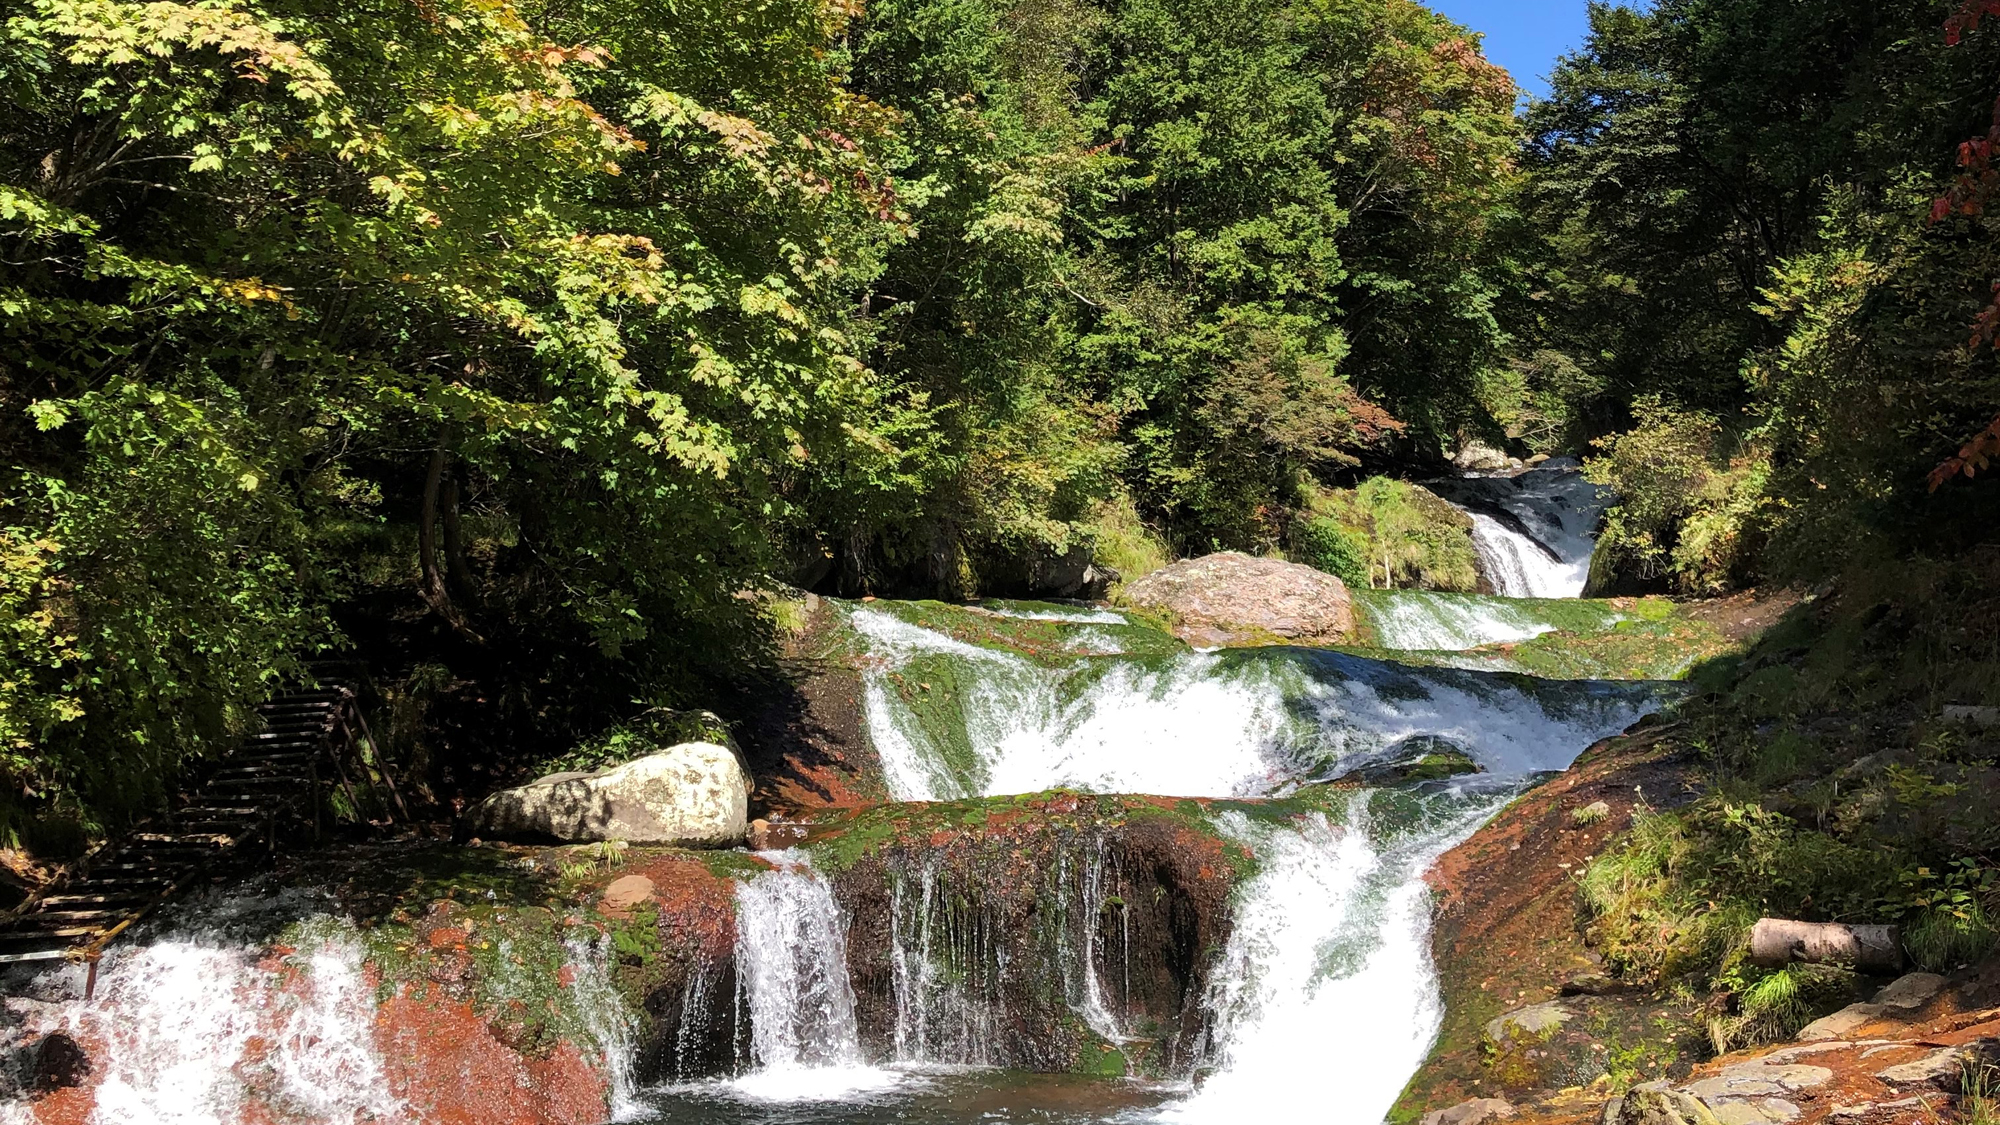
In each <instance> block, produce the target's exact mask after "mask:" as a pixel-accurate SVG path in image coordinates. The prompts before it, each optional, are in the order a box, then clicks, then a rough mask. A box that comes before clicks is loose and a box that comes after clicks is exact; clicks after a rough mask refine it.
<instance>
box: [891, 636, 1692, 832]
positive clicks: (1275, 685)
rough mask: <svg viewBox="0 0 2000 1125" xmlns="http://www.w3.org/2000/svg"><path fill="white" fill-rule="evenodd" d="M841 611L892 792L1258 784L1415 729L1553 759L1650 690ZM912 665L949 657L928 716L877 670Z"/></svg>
mask: <svg viewBox="0 0 2000 1125" xmlns="http://www.w3.org/2000/svg"><path fill="white" fill-rule="evenodd" d="M851 620H852V622H853V625H854V627H855V629H856V630H857V631H859V632H860V633H861V634H862V635H863V636H864V637H866V638H867V639H868V640H869V642H870V645H871V651H872V652H874V653H875V654H876V656H877V657H878V659H879V661H880V664H879V666H878V667H876V668H875V669H873V670H871V671H870V672H869V673H868V676H867V680H866V685H865V694H864V700H863V702H864V707H865V712H866V716H867V719H868V725H869V737H870V740H871V741H872V742H873V744H874V747H875V750H876V753H877V755H878V756H879V757H880V758H881V760H882V764H883V769H884V772H885V773H886V775H887V777H888V781H889V784H890V787H891V789H892V790H893V792H894V793H895V795H896V797H897V799H899V800H939V799H945V798H953V797H965V796H978V795H993V794H1005V793H1028V792H1036V791H1039V790H1042V789H1048V788H1052V787H1055V786H1071V787H1074V788H1079V789H1087V790H1090V791H1092V792H1099V793H1157V794H1167V795H1172V796H1196V797H1228V796H1261V795H1265V794H1270V793H1273V792H1278V791H1281V790H1282V789H1283V788H1284V787H1285V786H1286V785H1288V784H1292V783H1297V782H1301V781H1305V780H1309V779H1311V778H1314V777H1322V776H1328V775H1330V774H1331V773H1333V772H1340V771H1344V770H1345V769H1350V768H1353V767H1354V766H1356V765H1360V764H1364V763H1365V762H1366V761H1367V759H1368V758H1369V756H1370V755H1372V754H1377V753H1380V752H1381V751H1384V750H1386V749H1387V748H1388V747H1390V746H1391V745H1393V744H1395V743H1397V742H1400V741H1402V740H1403V739H1406V738H1409V737H1411V736H1413V735H1435V736H1438V737H1441V738H1444V739H1447V740H1449V741H1451V742H1453V743H1455V744H1457V745H1459V746H1461V747H1463V748H1465V749H1466V750H1467V751H1468V752H1469V753H1471V754H1472V755H1473V757H1474V758H1475V759H1476V760H1478V761H1479V762H1480V763H1481V764H1482V765H1483V766H1485V768H1487V769H1488V770H1490V771H1495V772H1506V773H1511V772H1526V771H1532V770H1542V769H1560V768H1562V767H1563V766H1565V765H1567V764H1568V763H1569V760H1570V758H1571V757H1573V756H1574V755H1575V754H1576V753H1577V752H1579V751H1580V750H1582V749H1583V748H1584V747H1585V746H1588V745H1589V744H1590V743H1591V742H1593V741H1595V740H1597V739H1599V738H1602V737H1604V736H1605V735H1607V734H1612V733H1615V732H1617V731H1619V730H1622V729H1624V728H1625V727H1626V726H1629V725H1630V724H1631V723H1632V722H1634V721H1635V720H1636V719H1638V717H1639V715H1640V714H1641V713H1643V711H1644V710H1646V709H1648V708H1649V706H1650V705H1651V699H1652V694H1653V693H1652V689H1651V688H1649V687H1646V686H1644V685H1637V684H1632V685H1607V684H1595V683H1587V682H1577V683H1555V682H1545V683H1540V684H1533V685H1529V684H1528V683H1527V682H1525V681H1522V680H1520V679H1518V678H1502V677H1493V676H1486V675H1481V674H1479V673H1473V672H1464V671H1459V670H1455V669H1444V668H1436V669H1414V668H1400V667H1394V666H1390V665H1386V664H1381V663H1379V662H1375V661H1368V660H1362V659H1359V658H1355V657H1344V656H1340V655H1338V654H1332V653H1319V652H1311V651H1307V650H1298V649H1261V650H1254V651H1244V652H1225V653H1184V654H1180V655H1177V656H1172V657H1167V658H1161V659H1157V660H1151V661H1137V660H1119V659H1101V660H1093V659H1079V660H1076V661H1074V662H1071V663H1067V664H1064V665H1061V666H1059V667H1049V666H1046V665H1043V664H1038V663H1035V662H1033V661H1030V660H1028V659H1027V658H1025V657H1021V656H1017V655H1015V654H1013V653H1007V652H999V651H995V650H991V649H984V648H980V647H977V646H974V645H970V644H966V643H964V642H962V641H958V640H955V639H953V638H951V637H948V636H945V635H944V634H942V633H939V632H936V631H934V630H930V629H925V628H922V627H920V626H917V625H912V624H910V623H908V622H906V621H903V620H902V619H900V618H898V617H896V616H894V615H893V614H892V613H889V612H888V611H885V610H879V609H872V608H863V609H858V610H855V611H854V612H853V614H852V618H851ZM926 662H928V663H926ZM924 667H944V668H948V669H949V670H950V671H951V673H952V680H953V681H954V682H955V683H956V693H957V694H956V695H955V696H954V697H952V698H950V699H945V698H943V697H941V696H940V697H938V698H937V700H936V702H935V703H931V704H930V706H931V708H932V713H931V714H930V715H929V716H928V717H927V716H926V715H925V714H920V713H919V712H918V711H917V710H916V709H914V708H912V707H911V706H910V705H909V703H908V702H906V701H905V699H904V698H903V696H902V694H901V693H900V692H899V691H898V689H897V685H896V682H895V681H893V680H892V679H891V678H890V676H891V675H892V674H896V675H904V674H905V673H907V676H906V679H907V678H910V677H919V676H921V675H924V674H926V673H924V672H922V671H921V669H922V668H924ZM940 679H942V677H940ZM927 702H929V701H928V700H927Z"/></svg>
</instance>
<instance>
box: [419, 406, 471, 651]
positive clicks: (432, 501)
mask: <svg viewBox="0 0 2000 1125" xmlns="http://www.w3.org/2000/svg"><path fill="white" fill-rule="evenodd" d="M444 456H445V454H444V446H442V445H440V446H438V447H437V448H436V449H433V450H431V463H430V468H429V469H428V470H426V471H425V474H424V500H423V506H422V508H421V509H420V510H419V511H418V513H417V562H418V566H419V567H420V568H421V571H422V577H420V578H419V579H418V582H417V586H418V590H419V592H421V593H422V594H423V597H424V601H425V602H426V603H428V604H429V605H430V607H431V611H432V612H433V613H436V614H437V615H438V616H439V617H442V618H444V620H445V624H447V625H450V626H451V627H452V630H453V631H454V632H457V633H459V634H460V635H461V636H464V637H465V638H466V639H467V640H470V641H472V642H473V643H475V644H477V643H479V641H480V636H479V634H477V633H475V632H473V631H472V627H471V626H470V625H468V624H466V622H465V615H464V614H462V613H460V612H459V611H458V607H457V606H455V605H453V604H452V602H451V592H450V591H449V590H447V589H445V584H444V574H443V572H442V571H440V570H439V569H438V542H437V524H438V490H439V486H440V485H441V484H442V483H443V481H444ZM447 534H449V533H447Z"/></svg>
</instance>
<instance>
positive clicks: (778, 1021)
mask: <svg viewBox="0 0 2000 1125" xmlns="http://www.w3.org/2000/svg"><path fill="white" fill-rule="evenodd" d="M759 855H760V856H761V857H762V858H763V859H765V860H766V861H768V862H770V863H772V864H775V865H776V870H773V871H768V872H765V873H763V874H761V875H758V876H756V877H755V878H752V879H747V880H744V881H742V882H739V883H737V885H736V972H737V979H738V981H739V987H740V989H741V993H742V995H741V1004H742V1010H743V1013H744V1015H745V1016H747V1017H748V1019H749V1021H750V1028H751V1038H750V1050H751V1059H752V1062H753V1063H754V1064H755V1066H754V1069H752V1070H751V1071H749V1072H748V1073H746V1074H744V1075H742V1076H740V1077H738V1078H737V1079H736V1080H735V1081H734V1082H733V1083H731V1087H732V1089H733V1090H734V1091H735V1092H736V1093H739V1094H741V1095H744V1096H746V1097H750V1098H754V1099H757V1100H760V1101H779V1102H791V1101H838V1100H840V1099H842V1098H845V1097H851V1096H854V1095H856V1094H859V1093H864V1092H866V1091H869V1090H873V1089H879V1088H881V1087H883V1086H887V1085H891V1084H893V1083H894V1081H895V1076H894V1075H891V1074H888V1073H887V1072H884V1071H880V1070H877V1069H875V1068H873V1067H869V1066H867V1065H866V1064H865V1063H864V1062H863V1057H862V1052H861V1033H860V1030H859V1029H858V1027H857V1026H856V1024H855V1020H854V988H853V986H852V984H851V983H850V982H849V981H848V977H847V919H846V916H845V915H844V914H843V913H842V911H841V909H840V904H839V903H838V902H836V901H834V897H833V888H832V887H830V886H828V885H827V882H826V880H825V879H824V878H822V877H821V876H820V874H819V872H817V871H815V870H813V868H812V865H811V863H810V862H809V861H808V860H807V859H806V858H805V856H804V854H803V853H796V852H761V853H759Z"/></svg>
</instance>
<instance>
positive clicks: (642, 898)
mask: <svg viewBox="0 0 2000 1125" xmlns="http://www.w3.org/2000/svg"><path fill="white" fill-rule="evenodd" d="M652 897H653V881H652V880H651V879H648V878H646V877H645V876H644V875H621V876H619V877H618V878H616V879H613V880H611V884H610V885H609V886H607V887H605V888H604V897H603V899H601V900H600V901H602V902H603V904H604V908H605V909H606V910H630V909H632V908H633V907H635V906H637V905H639V904H640V903H642V902H647V901H650V900H651V899H652Z"/></svg>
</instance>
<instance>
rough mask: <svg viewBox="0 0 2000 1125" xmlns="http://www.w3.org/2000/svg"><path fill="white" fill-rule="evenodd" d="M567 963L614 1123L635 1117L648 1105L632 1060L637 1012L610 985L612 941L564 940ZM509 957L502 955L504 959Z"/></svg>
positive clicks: (642, 1114) (639, 1115) (573, 990)
mask: <svg viewBox="0 0 2000 1125" xmlns="http://www.w3.org/2000/svg"><path fill="white" fill-rule="evenodd" d="M563 948H564V950H565V952H566V953H567V957H566V958H565V963H566V964H567V965H568V966H569V970H570V971H569V973H568V974H567V975H568V976H569V978H570V980H571V982H572V983H571V984H570V988H571V990H572V995H573V996H574V1002H575V1004H576V1011H577V1013H578V1014H579V1015H581V1016H582V1017H583V1024H584V1030H585V1031H586V1032H587V1033H588V1034H589V1036H590V1038H591V1039H592V1040H593V1043H592V1044H591V1045H592V1046H594V1047H596V1049H597V1054H598V1058H599V1060H600V1061H599V1067H600V1068H601V1069H602V1070H603V1072H604V1076H605V1078H606V1080H607V1084H608V1085H609V1086H610V1094H609V1096H608V1097H607V1099H606V1103H607V1104H606V1107H605V1108H606V1109H608V1110H610V1112H611V1120H612V1121H614V1122H622V1121H636V1120H639V1119H640V1118H641V1117H643V1116H644V1115H645V1112H646V1107H645V1105H644V1104H643V1103H642V1102H640V1100H639V1099H638V1097H637V1095H636V1093H635V1088H636V1083H635V1082H634V1081H633V1078H632V1062H633V1059H634V1057H635V1055H636V1053H637V1050H638V1042H637V1037H636V1034H635V1031H636V1029H635V1028H634V1026H633V1024H634V1020H633V1016H632V1012H631V1011H630V1010H628V1009H627V1008H626V1006H625V1000H624V998H623V997H621V996H619V995H618V989H617V988H616V987H615V986H614V985H612V983H611V939H610V938H608V937H600V938H599V939H598V940H596V941H592V942H584V941H578V940H575V939H571V940H569V941H566V942H564V943H563ZM505 960H506V959H505V958H502V961H503V962H504V961H505Z"/></svg>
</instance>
